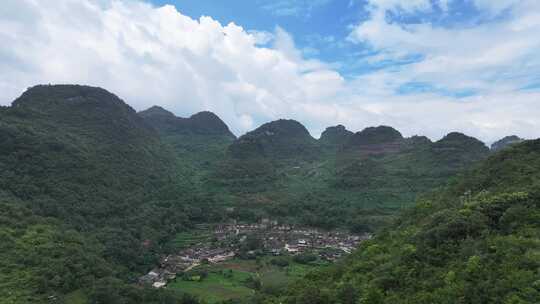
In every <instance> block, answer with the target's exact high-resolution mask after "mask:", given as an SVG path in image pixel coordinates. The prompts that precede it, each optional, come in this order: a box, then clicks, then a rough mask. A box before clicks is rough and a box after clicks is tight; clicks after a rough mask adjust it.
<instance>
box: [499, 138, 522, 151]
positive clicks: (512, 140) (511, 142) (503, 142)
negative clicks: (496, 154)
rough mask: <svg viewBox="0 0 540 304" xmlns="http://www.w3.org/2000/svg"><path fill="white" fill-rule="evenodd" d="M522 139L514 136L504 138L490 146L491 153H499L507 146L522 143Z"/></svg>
mask: <svg viewBox="0 0 540 304" xmlns="http://www.w3.org/2000/svg"><path fill="white" fill-rule="evenodd" d="M523 141H524V139H522V138H519V137H517V136H516V135H511V136H506V137H504V138H502V139H500V140H498V141H496V142H494V143H493V144H492V145H491V151H499V150H502V149H504V148H506V147H508V146H511V145H514V144H518V143H520V142H523Z"/></svg>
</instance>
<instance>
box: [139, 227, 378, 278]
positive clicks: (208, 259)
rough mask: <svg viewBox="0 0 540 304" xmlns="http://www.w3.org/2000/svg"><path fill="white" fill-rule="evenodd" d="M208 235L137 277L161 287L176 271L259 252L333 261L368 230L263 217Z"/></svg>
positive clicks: (180, 272) (345, 252)
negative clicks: (352, 231)
mask: <svg viewBox="0 0 540 304" xmlns="http://www.w3.org/2000/svg"><path fill="white" fill-rule="evenodd" d="M211 236H212V237H211V238H209V239H208V241H201V242H198V243H196V244H192V245H191V246H189V247H188V248H185V249H182V250H180V251H179V252H176V253H174V254H170V255H167V256H164V257H163V258H162V259H161V261H160V264H159V266H158V267H156V268H154V269H152V270H151V271H150V272H149V273H148V274H146V275H144V276H142V277H140V278H139V283H140V284H141V285H151V286H153V287H154V288H162V287H164V286H166V285H167V282H169V281H170V280H173V279H175V278H176V276H177V275H180V274H183V273H186V272H188V271H190V270H192V269H194V268H195V267H197V266H199V265H201V264H217V263H220V262H224V261H226V260H229V259H232V258H235V257H237V258H241V259H252V258H256V257H257V256H263V255H273V256H280V255H300V254H306V253H309V254H312V255H315V256H317V257H318V258H319V259H321V260H325V261H328V262H333V261H335V260H337V259H339V258H341V257H342V256H343V255H346V254H349V253H351V252H352V251H353V250H354V249H355V248H356V247H357V246H358V244H359V243H360V242H362V241H364V240H367V239H370V238H371V235H370V234H367V233H366V234H363V235H354V234H350V233H346V232H343V231H324V230H320V229H314V228H306V227H297V226H294V225H287V224H279V223H278V222H277V221H273V220H269V219H263V220H261V221H260V222H259V223H251V224H248V223H236V222H232V223H229V224H222V225H217V226H215V227H213V229H212V233H211Z"/></svg>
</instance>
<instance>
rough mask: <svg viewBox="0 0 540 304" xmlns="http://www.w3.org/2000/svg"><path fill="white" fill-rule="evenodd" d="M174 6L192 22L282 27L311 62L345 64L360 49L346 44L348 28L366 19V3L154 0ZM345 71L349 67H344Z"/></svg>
mask: <svg viewBox="0 0 540 304" xmlns="http://www.w3.org/2000/svg"><path fill="white" fill-rule="evenodd" d="M151 2H152V3H154V4H155V5H165V4H172V5H174V6H176V8H177V9H178V10H179V11H180V12H182V13H183V14H186V15H188V16H191V17H192V18H195V19H198V18H199V17H201V16H211V17H212V18H213V19H216V20H218V21H220V22H221V23H222V24H228V23H230V22H234V23H235V24H237V25H240V26H242V27H244V28H245V29H246V30H257V31H266V32H273V31H274V30H275V28H276V27H278V26H279V27H282V28H284V29H285V30H286V31H287V32H289V33H291V34H292V35H293V36H294V39H295V42H296V43H297V45H298V47H299V48H300V49H303V51H304V55H305V56H306V57H308V58H318V59H321V60H324V61H327V62H342V61H346V60H347V59H348V57H349V55H350V54H351V52H355V51H356V52H357V51H359V50H361V49H362V48H358V47H357V46H355V45H353V44H352V43H349V42H347V41H346V38H347V36H348V35H349V33H350V30H349V26H352V25H353V24H355V23H357V22H358V21H359V20H362V18H366V17H367V14H368V12H367V11H366V10H364V9H363V8H364V6H365V2H363V1H353V0H334V1H332V0H285V1H284V0H281V1H279V0H278V1H271V0H253V1H246V0H231V1H216V0H197V1H193V0H152V1H151ZM341 68H343V69H346V67H341Z"/></svg>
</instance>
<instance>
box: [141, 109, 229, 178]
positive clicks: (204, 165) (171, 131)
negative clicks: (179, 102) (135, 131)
mask: <svg viewBox="0 0 540 304" xmlns="http://www.w3.org/2000/svg"><path fill="white" fill-rule="evenodd" d="M138 114H139V116H140V117H142V119H143V120H144V121H145V122H146V123H147V124H149V125H150V126H152V127H154V128H155V129H156V130H157V131H158V132H159V134H160V137H161V140H162V141H163V142H164V143H166V144H168V145H169V146H171V147H172V150H173V151H174V152H175V153H176V156H177V158H178V160H179V161H180V162H181V163H182V165H183V167H184V170H185V171H189V172H190V175H191V176H192V177H194V178H199V179H200V178H204V176H205V175H206V174H207V173H208V171H209V170H213V169H214V168H215V167H216V166H217V163H218V162H220V161H221V160H222V159H223V158H224V157H225V154H226V151H227V148H228V146H229V145H230V144H231V143H232V142H233V141H234V140H235V139H236V136H235V135H234V134H233V133H232V132H231V131H230V130H229V127H228V126H227V125H226V124H225V123H224V122H223V121H222V120H221V119H220V118H219V117H218V116H217V115H216V114H214V113H212V112H208V111H204V112H199V113H197V114H194V115H192V116H191V117H189V118H182V117H176V116H175V115H174V114H173V113H171V112H169V111H167V110H165V109H163V108H161V107H158V106H153V107H151V108H149V109H147V110H145V111H141V112H139V113H138Z"/></svg>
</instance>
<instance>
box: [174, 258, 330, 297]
mask: <svg viewBox="0 0 540 304" xmlns="http://www.w3.org/2000/svg"><path fill="white" fill-rule="evenodd" d="M276 259H279V260H282V261H283V260H285V261H287V263H288V265H286V266H277V265H274V264H273V262H272V261H273V260H274V261H275V260H276ZM325 266H326V265H325V264H318V263H313V264H306V265H304V264H300V263H297V262H294V261H293V260H292V257H279V258H274V257H269V256H268V257H260V258H258V259H257V260H240V259H234V260H230V261H227V262H223V263H220V264H213V265H201V266H199V267H197V268H195V269H193V270H192V271H190V272H189V273H187V274H186V275H185V276H184V277H178V278H176V279H175V280H174V281H172V282H170V283H169V284H168V285H167V289H169V290H176V291H178V292H180V293H188V294H191V295H194V296H197V297H198V298H200V299H201V300H204V301H206V302H208V303H219V302H222V301H223V300H231V299H245V298H247V297H249V296H251V295H254V294H255V291H256V290H260V291H262V292H263V293H276V292H278V291H280V290H281V289H282V288H284V287H285V286H286V285H287V284H288V283H290V282H291V281H293V280H296V279H299V278H301V277H302V276H304V275H305V274H306V273H308V272H309V271H312V270H315V269H317V268H321V267H325Z"/></svg>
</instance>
